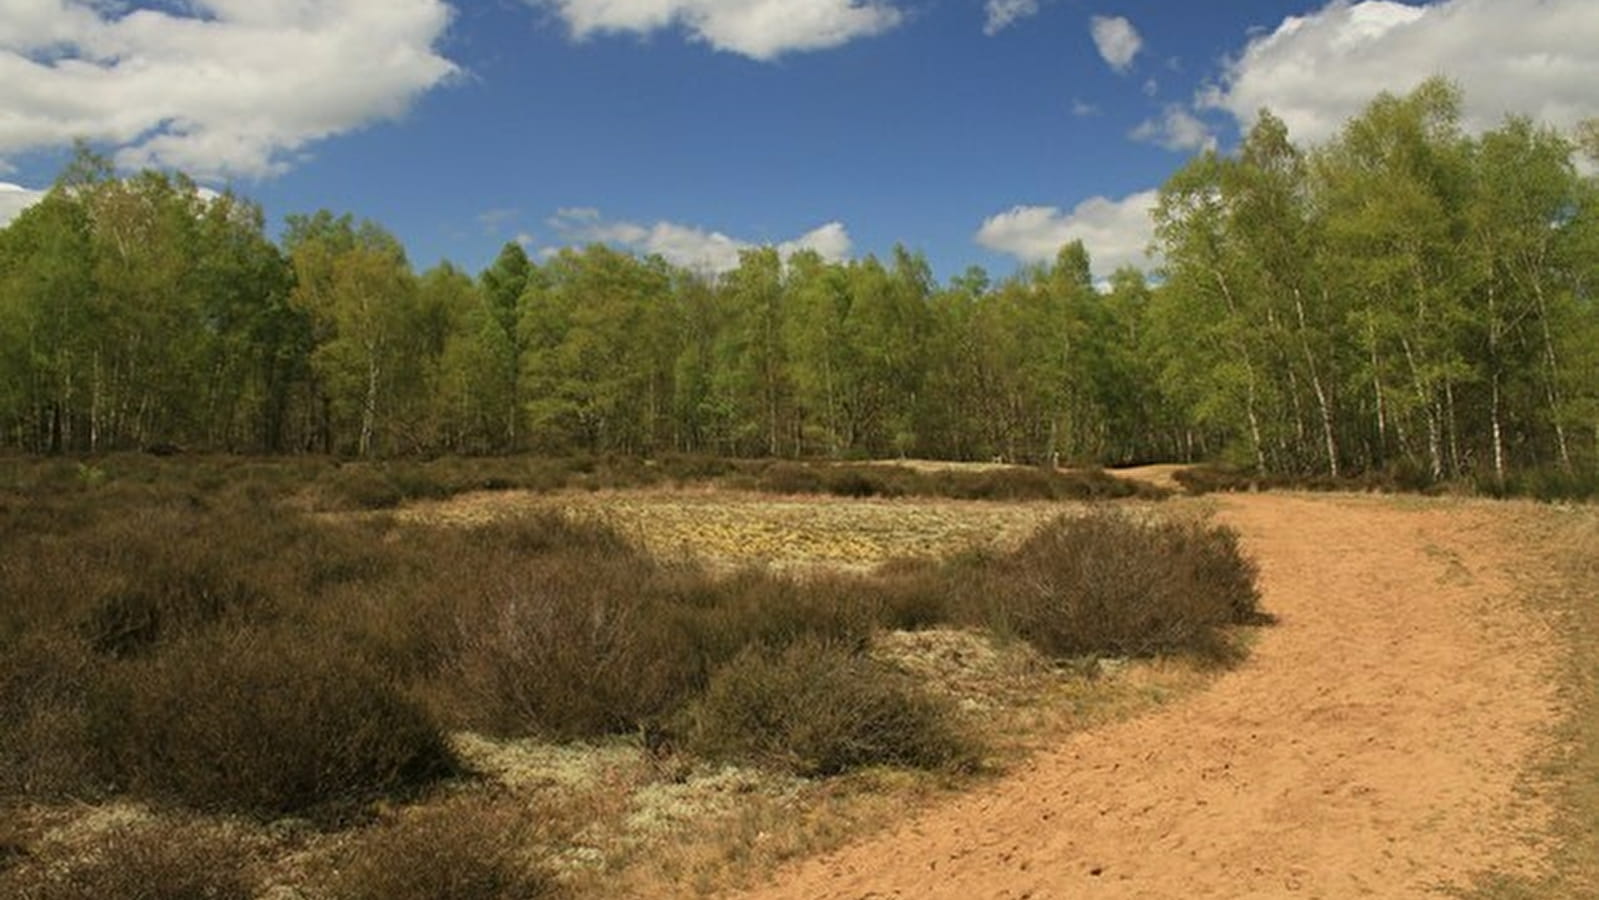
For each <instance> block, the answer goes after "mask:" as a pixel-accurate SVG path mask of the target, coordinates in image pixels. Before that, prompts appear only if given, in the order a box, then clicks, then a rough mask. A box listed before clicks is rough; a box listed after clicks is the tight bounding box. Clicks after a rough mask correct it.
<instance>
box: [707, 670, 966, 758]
mask: <svg viewBox="0 0 1599 900" xmlns="http://www.w3.org/2000/svg"><path fill="white" fill-rule="evenodd" d="M683 719H684V722H685V725H684V727H683V730H684V734H685V737H686V746H687V747H688V749H690V750H691V751H693V752H694V753H697V754H699V755H701V756H704V757H707V758H712V759H725V760H734V761H743V762H750V763H755V764H758V765H763V766H770V767H773V768H778V769H783V770H787V771H790V772H793V773H795V774H797V775H805V776H816V775H821V776H825V775H837V774H840V773H843V772H848V771H850V770H852V769H859V768H862V767H866V766H877V765H893V766H906V767H911V768H922V769H937V768H946V767H959V766H964V765H969V764H971V763H972V762H973V760H974V759H975V753H974V746H973V744H972V742H971V740H970V739H969V738H968V737H967V736H965V735H964V734H962V732H961V731H960V730H959V729H958V728H957V726H956V724H955V717H954V713H953V711H952V710H951V708H950V707H949V706H947V705H946V704H944V703H943V702H941V701H937V700H935V699H933V698H931V697H929V696H927V695H925V694H922V693H920V692H918V691H917V690H916V689H915V688H914V687H913V686H912V685H911V684H910V683H909V682H908V681H906V680H905V679H904V678H903V677H902V676H899V675H898V674H897V673H894V672H891V671H890V670H888V669H886V668H885V667H883V666H882V665H880V664H878V663H876V662H873V661H872V660H871V659H870V658H869V657H867V656H866V655H865V654H864V653H862V652H859V650H857V649H854V648H846V647H840V646H838V645H836V644H829V643H825V642H822V641H819V640H802V641H799V642H796V643H793V644H790V645H789V646H787V647H785V648H782V649H780V650H774V649H770V648H765V647H750V648H748V649H746V650H744V651H743V652H742V653H740V654H739V655H738V656H737V657H736V658H734V659H733V661H732V662H730V663H728V664H727V665H726V666H724V667H722V668H721V669H719V670H718V671H717V672H716V673H715V674H714V675H713V676H712V677H711V680H710V684H709V685H708V686H707V688H706V691H705V693H704V695H703V696H701V697H699V698H698V699H696V700H695V701H694V703H693V704H692V705H691V706H690V707H689V708H688V710H687V711H686V713H685V715H684V717H683Z"/></svg>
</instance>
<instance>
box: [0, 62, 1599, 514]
mask: <svg viewBox="0 0 1599 900" xmlns="http://www.w3.org/2000/svg"><path fill="white" fill-rule="evenodd" d="M1461 108H1462V99H1461V96H1460V92H1459V90H1458V89H1457V88H1455V87H1454V86H1453V85H1451V84H1450V83H1448V82H1446V81H1443V80H1441V79H1434V80H1432V81H1429V82H1426V83H1424V84H1423V85H1421V86H1420V87H1418V88H1417V89H1416V90H1414V91H1412V92H1411V93H1410V94H1408V95H1405V96H1395V95H1389V94H1384V95H1381V96H1379V97H1377V98H1375V99H1374V100H1373V101H1372V102H1371V103H1370V104H1369V105H1368V106H1367V108H1366V109H1364V110H1363V111H1362V112H1360V113H1359V114H1358V115H1356V116H1355V117H1353V118H1352V119H1351V120H1350V121H1349V122H1347V123H1346V124H1345V127H1344V128H1343V130H1342V131H1341V132H1340V133H1339V134H1338V136H1337V137H1336V138H1334V139H1333V140H1331V141H1330V142H1328V143H1327V144H1325V145H1323V146H1321V147H1318V148H1316V149H1314V150H1305V149H1302V148H1300V147H1297V146H1295V145H1294V144H1293V143H1292V141H1291V140H1290V136H1289V134H1288V130H1287V127H1286V125H1285V124H1284V122H1283V121H1282V120H1281V119H1279V118H1277V117H1276V116H1274V115H1272V114H1271V113H1270V112H1269V111H1267V112H1265V113H1264V114H1263V115H1261V116H1260V117H1259V118H1258V120H1257V121H1256V124H1255V125H1254V126H1253V127H1252V128H1251V129H1250V132H1249V134H1248V135H1246V137H1245V140H1244V142H1243V144H1242V146H1241V147H1240V148H1239V150H1238V151H1237V152H1236V153H1235V154H1232V155H1225V156H1224V155H1220V154H1217V153H1214V152H1212V153H1206V154H1203V155H1201V156H1199V157H1196V158H1195V159H1193V160H1192V161H1190V162H1189V163H1188V164H1186V165H1185V166H1183V167H1182V168H1181V169H1180V170H1179V171H1177V172H1176V173H1174V174H1173V175H1172V176H1171V178H1170V179H1169V180H1168V181H1167V183H1166V184H1165V185H1164V186H1163V187H1162V190H1161V193H1160V199H1159V203H1158V207H1157V209H1156V213H1155V218H1156V226H1157V227H1156V245H1157V249H1158V250H1159V251H1160V256H1161V258H1162V259H1163V260H1164V271H1163V272H1162V273H1161V278H1160V279H1159V281H1158V282H1157V283H1155V284H1153V285H1152V284H1150V283H1148V282H1146V281H1145V280H1144V278H1143V276H1141V275H1140V274H1138V273H1136V272H1133V271H1123V272H1120V273H1117V274H1116V275H1115V276H1114V277H1113V278H1111V279H1110V281H1109V283H1108V284H1105V285H1096V284H1095V283H1094V280H1093V276H1092V274H1091V272H1092V269H1091V267H1090V265H1089V259H1088V255H1087V251H1086V249H1085V248H1084V247H1083V246H1082V245H1081V244H1070V245H1067V246H1065V247H1062V248H1061V250H1060V252H1059V253H1058V254H1057V255H1056V257H1055V258H1054V259H1053V260H1051V261H1049V262H1048V263H1047V264H1042V265H1035V266H1030V267H1027V268H1025V269H1024V270H1022V271H1020V272H1018V273H1016V274H1015V275H1013V276H1011V277H1008V278H1004V279H1000V280H998V281H997V282H996V281H993V280H991V279H990V278H989V277H988V275H987V274H986V273H984V272H982V271H981V270H974V271H970V272H967V273H964V274H962V275H960V276H957V277H956V278H954V279H952V280H951V281H950V283H949V284H948V285H946V286H942V287H941V286H939V285H937V284H935V283H934V281H933V278H932V275H931V273H930V271H929V268H928V265H927V262H926V261H925V260H924V259H923V258H922V257H920V256H919V255H917V254H914V253H911V252H909V251H907V250H905V249H904V248H895V249H894V251H893V252H892V254H891V255H889V256H887V257H885V258H883V259H879V258H876V257H873V256H867V257H865V258H862V259H858V260H853V261H848V262H832V261H828V260H825V259H823V258H822V257H821V256H819V255H818V254H817V253H815V252H811V251H801V252H797V253H793V254H792V255H789V256H787V257H786V258H785V256H784V254H783V253H782V252H781V251H780V250H779V249H778V248H773V247H765V248H756V249H751V250H748V251H746V252H744V253H743V254H742V255H741V257H740V259H739V262H738V265H737V266H736V267H734V268H733V269H732V270H731V271H727V272H720V273H713V272H709V271H688V270H684V269H677V268H674V267H672V266H670V265H668V264H667V263H666V262H664V261H663V260H661V259H660V258H658V257H651V258H645V259H640V258H638V257H635V256H633V255H630V254H627V253H623V252H620V251H618V250H615V249H612V248H609V247H605V246H592V247H588V248H585V249H582V250H567V251H564V252H562V253H560V254H558V255H556V256H555V257H554V258H552V259H550V260H549V261H547V262H544V263H542V264H536V263H534V262H533V261H532V260H530V259H528V257H527V254H526V252H525V251H523V250H522V248H521V247H520V246H518V245H516V244H510V245H507V246H506V247H505V248H504V249H503V250H502V251H501V253H500V255H499V257H498V258H497V259H496V260H495V262H494V263H493V265H491V266H490V267H489V268H488V269H486V270H485V271H484V272H483V273H482V274H481V275H480V276H479V277H478V278H477V279H475V280H474V279H471V278H469V277H467V276H466V275H465V274H464V273H462V272H460V271H458V270H456V269H455V268H453V267H452V266H450V265H449V264H448V263H446V264H442V265H440V266H437V267H435V268H434V269H433V270H431V271H428V272H425V273H421V274H420V275H418V274H417V273H415V272H414V271H413V270H412V268H411V265H410V262H409V261H408V260H407V259H406V256H405V252H404V250H403V248H402V247H401V246H400V245H399V243H398V241H396V240H395V239H394V237H393V236H392V235H390V234H388V233H387V232H385V231H384V230H383V229H382V228H381V227H380V226H378V225H376V224H374V223H371V222H359V223H358V222H356V221H355V220H354V219H352V218H351V217H350V216H348V215H345V216H338V215H335V214H333V213H331V212H327V211H321V212H317V213H315V214H312V215H303V216H291V217H290V218H289V222H288V228H287V229H286V233H285V235H284V238H283V241H282V248H281V249H279V248H278V247H274V246H273V245H272V244H271V243H269V242H268V241H266V240H265V238H264V236H263V225H262V222H261V215H260V211H259V209H258V208H256V207H254V206H252V205H250V204H248V203H246V202H244V201H241V200H238V199H237V198H235V197H232V196H231V195H224V196H223V197H221V198H216V199H204V198H202V197H201V196H200V195H199V193H198V192H197V191H196V189H195V187H194V185H193V184H192V183H191V182H189V181H187V180H186V179H184V178H182V177H181V176H176V177H174V176H167V175H163V174H159V173H151V172H145V173H140V174H136V175H132V176H127V177H119V176H118V175H116V174H115V173H114V171H113V170H112V168H111V166H110V165H109V163H108V162H106V161H105V160H102V159H98V158H96V157H94V156H93V155H92V154H87V153H85V154H84V155H82V156H81V157H80V158H79V159H78V160H76V161H75V162H74V163H73V164H72V166H71V167H70V168H69V171H68V172H67V173H66V174H65V175H64V176H63V178H62V181H61V183H60V184H59V185H58V186H57V188H56V189H55V190H54V191H52V192H51V194H50V195H49V196H48V197H47V198H46V199H45V200H44V201H43V202H41V203H39V204H36V205H35V206H33V207H31V208H30V209H28V210H27V211H26V212H25V213H24V214H23V215H21V216H19V217H18V218H17V219H16V221H15V222H13V223H12V224H11V225H10V226H9V227H7V228H5V229H0V445H4V446H11V447H17V448H21V449H24V450H29V451H43V452H86V451H100V450H105V449H114V448H136V447H143V448H149V449H152V450H160V451H161V452H172V451H177V450H185V449H187V450H224V451H236V450H260V451H268V452H280V451H285V450H288V451H306V450H314V451H321V452H324V453H336V454H340V455H346V456H354V455H358V456H363V457H394V456H402V455H404V456H410V455H416V456H429V455H433V454H437V453H458V454H459V453H469V454H506V453H515V452H521V451H526V450H534V451H538V452H542V453H546V454H555V455H560V454H572V453H585V454H590V455H594V456H602V455H608V454H623V455H628V456H635V455H636V456H657V455H664V454H668V453H689V454H714V455H719V456H742V457H757V456H758V457H773V458H822V459H832V460H841V459H864V458H884V457H890V456H899V457H907V456H922V457H935V458H946V459H966V460H984V461H987V460H991V459H994V458H1000V459H1002V460H1005V461H1010V462H1021V463H1034V464H1041V465H1056V464H1061V463H1067V464H1079V465H1080V464H1087V463H1097V464H1121V463H1131V462H1136V461H1145V460H1157V459H1164V460H1171V459H1181V460H1186V461H1193V460H1195V459H1209V460H1215V461H1221V462H1226V463H1230V464H1234V465H1241V466H1247V467H1249V468H1252V469H1254V470H1255V471H1256V472H1259V473H1261V474H1263V475H1266V474H1269V475H1274V476H1276V475H1285V476H1287V475H1291V476H1296V477H1300V476H1309V475H1313V474H1322V475H1325V476H1327V477H1328V478H1330V479H1333V480H1337V479H1339V478H1340V477H1341V476H1343V475H1345V474H1346V473H1348V472H1356V473H1361V472H1388V471H1394V470H1396V469H1398V468H1404V469H1407V470H1408V469H1420V470H1422V471H1423V472H1424V473H1425V478H1426V479H1427V480H1429V481H1432V482H1438V481H1450V482H1460V483H1480V484H1483V485H1485V486H1486V489H1487V490H1489V491H1491V492H1494V493H1503V492H1505V491H1507V490H1511V489H1513V488H1514V487H1515V486H1516V485H1518V484H1522V483H1525V479H1524V478H1522V477H1520V476H1521V475H1524V474H1525V473H1528V472H1533V471H1538V470H1542V469H1551V470H1555V471H1558V472H1560V473H1562V477H1564V478H1566V479H1567V480H1571V479H1576V480H1578V481H1580V480H1581V479H1582V478H1584V477H1586V475H1585V474H1584V473H1592V472H1594V471H1599V428H1596V427H1595V423H1599V350H1596V349H1595V348H1596V347H1599V305H1596V299H1595V297H1596V294H1595V291H1594V285H1595V284H1599V213H1596V212H1595V210H1596V209H1599V205H1596V204H1595V199H1596V198H1599V181H1596V179H1595V178H1594V177H1593V176H1592V175H1586V174H1584V172H1583V170H1580V169H1579V168H1578V167H1577V166H1576V164H1575V159H1576V157H1577V154H1578V153H1579V152H1584V153H1591V151H1592V150H1593V143H1594V142H1593V140H1592V137H1593V128H1592V127H1591V123H1589V126H1590V127H1588V128H1587V130H1586V131H1579V133H1578V134H1577V135H1576V137H1575V139H1572V138H1568V137H1566V136H1563V135H1561V134H1557V133H1555V132H1554V131H1552V130H1549V129H1547V128H1543V127H1540V126H1538V125H1536V124H1535V123H1533V122H1531V121H1529V120H1527V119H1525V118H1519V117H1511V118H1508V119H1507V120H1506V121H1505V122H1504V124H1503V125H1501V126H1500V127H1499V128H1496V129H1494V130H1491V131H1488V132H1486V133H1484V134H1481V135H1477V136H1471V135H1468V134H1466V133H1465V132H1464V131H1463V129H1462V127H1461ZM1584 148H1585V149H1584ZM791 474H792V473H791ZM814 477H819V476H817V474H816V473H814V472H808V473H804V474H796V475H794V478H793V480H796V481H799V480H805V479H813V478H814ZM843 481H851V482H853V484H852V485H844V484H843ZM871 481H872V479H870V478H867V477H865V476H857V475H856V474H849V475H847V476H839V483H838V484H837V485H823V488H824V489H831V488H832V487H839V488H848V490H843V491H842V492H844V493H850V492H858V493H883V491H881V490H878V488H877V486H874V485H873V484H870V483H869V482H871ZM368 488H370V490H369V491H368V493H369V494H370V496H371V500H370V505H373V506H379V505H384V504H386V503H392V502H395V498H402V499H403V498H404V497H405V496H409V494H408V493H407V492H406V491H404V490H403V489H401V490H394V489H392V488H394V486H393V485H382V484H379V483H378V482H377V481H376V480H372V481H371V483H370V484H369V485H368ZM807 489H809V488H807ZM385 494H387V496H386V497H385V496H384V495H385Z"/></svg>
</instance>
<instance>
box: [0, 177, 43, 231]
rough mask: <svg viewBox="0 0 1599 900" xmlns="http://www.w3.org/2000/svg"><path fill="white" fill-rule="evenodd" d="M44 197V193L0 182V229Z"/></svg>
mask: <svg viewBox="0 0 1599 900" xmlns="http://www.w3.org/2000/svg"><path fill="white" fill-rule="evenodd" d="M44 195H45V192H44V191H35V190H30V189H28V188H25V187H23V186H22V185H20V184H10V183H8V182H4V181H0V228H4V227H5V226H6V225H9V224H11V220H12V219H15V218H16V217H17V216H19V215H21V214H22V211H23V210H25V209H27V208H28V207H30V206H32V205H33V204H35V203H38V202H39V201H40V200H43V199H44Z"/></svg>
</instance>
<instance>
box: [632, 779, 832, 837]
mask: <svg viewBox="0 0 1599 900" xmlns="http://www.w3.org/2000/svg"><path fill="white" fill-rule="evenodd" d="M806 783H807V782H806V781H805V780H804V779H801V778H796V777H793V776H787V775H779V774H773V773H770V772H763V771H761V770H759V769H752V768H745V767H741V766H723V767H721V768H718V769H714V770H711V771H706V772H701V773H697V774H694V775H691V776H689V777H688V778H686V779H684V780H683V781H681V782H671V781H663V782H655V783H653V784H647V785H645V786H644V787H643V788H641V789H640V790H639V791H638V792H636V793H635V794H634V795H633V798H632V803H631V804H630V807H631V808H630V811H629V812H628V814H627V819H626V821H625V825H626V827H627V829H628V831H630V832H632V833H633V834H634V835H636V836H638V837H639V838H641V839H644V840H654V839H657V838H660V837H663V836H666V835H669V834H671V833H673V832H676V831H680V830H684V829H688V828H695V827H699V826H703V825H704V823H705V821H706V820H707V819H721V818H726V817H728V816H730V815H733V814H735V813H737V812H738V811H739V809H740V808H742V807H745V806H748V805H749V804H750V803H751V802H761V803H777V804H782V805H787V804H792V803H793V802H794V801H795V800H796V799H797V798H798V797H799V794H800V792H801V791H802V790H803V789H804V787H805V785H806Z"/></svg>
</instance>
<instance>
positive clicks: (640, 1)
mask: <svg viewBox="0 0 1599 900" xmlns="http://www.w3.org/2000/svg"><path fill="white" fill-rule="evenodd" d="M526 2H528V3H531V4H533V5H536V6H547V7H551V8H553V9H554V10H555V12H556V14H557V15H559V16H560V17H561V19H562V20H563V21H565V22H566V25H567V27H568V28H570V29H571V31H572V36H573V37H575V38H579V39H582V38H586V37H589V36H591V35H594V34H609V33H618V32H621V33H626V32H632V33H635V34H649V33H652V32H655V31H659V30H661V29H665V28H672V27H679V28H682V29H683V30H684V31H686V32H688V34H689V36H690V37H691V38H692V39H694V40H696V41H701V42H703V43H706V44H709V45H711V46H712V47H714V48H715V49H717V50H724V51H727V52H729V53H737V54H739V55H741V56H747V57H749V58H751V59H756V60H762V61H765V60H772V59H776V58H777V57H779V56H782V55H783V54H785V53H794V52H802V51H807V50H825V49H827V48H830V47H837V46H839V45H841V44H845V43H848V42H849V41H852V40H855V39H856V38H863V37H871V36H872V35H876V34H881V33H882V32H884V31H887V30H889V29H891V28H893V27H894V26H896V25H898V24H899V23H900V22H901V21H902V20H903V18H904V16H903V15H902V14H901V13H900V11H899V10H898V9H896V8H895V7H894V6H893V4H891V3H889V2H887V0H526Z"/></svg>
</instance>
